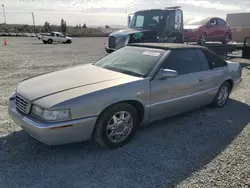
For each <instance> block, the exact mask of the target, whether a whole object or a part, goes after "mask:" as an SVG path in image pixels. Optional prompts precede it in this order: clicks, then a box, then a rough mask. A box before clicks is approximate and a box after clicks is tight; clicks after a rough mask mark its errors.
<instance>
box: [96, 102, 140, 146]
mask: <svg viewBox="0 0 250 188" xmlns="http://www.w3.org/2000/svg"><path fill="white" fill-rule="evenodd" d="M138 126H139V118H138V115H137V111H136V110H135V108H134V107H133V106H131V105H129V104H127V103H120V104H116V105H113V106H111V107H109V108H107V109H106V110H105V111H104V112H103V113H102V114H101V116H100V117H99V118H98V121H97V124H96V127H95V132H94V138H95V140H96V142H97V143H98V144H99V145H101V146H102V147H105V148H110V149H115V148H118V147H121V146H124V145H126V144H127V143H129V141H130V140H131V139H132V138H133V136H134V135H135V133H136V130H137V127H138Z"/></svg>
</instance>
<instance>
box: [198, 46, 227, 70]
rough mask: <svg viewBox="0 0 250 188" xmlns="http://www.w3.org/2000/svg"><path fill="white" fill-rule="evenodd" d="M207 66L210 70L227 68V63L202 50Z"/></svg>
mask: <svg viewBox="0 0 250 188" xmlns="http://www.w3.org/2000/svg"><path fill="white" fill-rule="evenodd" d="M203 52H204V54H205V56H206V58H207V60H208V63H209V66H210V68H211V69H216V68H223V67H226V66H227V62H226V61H224V60H223V59H221V58H220V57H219V56H217V55H216V54H215V53H213V52H210V51H209V50H203Z"/></svg>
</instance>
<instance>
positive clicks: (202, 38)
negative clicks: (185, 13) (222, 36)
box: [198, 33, 207, 45]
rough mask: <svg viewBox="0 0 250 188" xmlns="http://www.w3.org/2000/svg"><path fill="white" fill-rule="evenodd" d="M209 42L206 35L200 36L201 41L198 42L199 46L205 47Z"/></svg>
mask: <svg viewBox="0 0 250 188" xmlns="http://www.w3.org/2000/svg"><path fill="white" fill-rule="evenodd" d="M206 42H207V34H206V33H202V34H201V36H200V39H199V41H198V44H199V45H204V44H206Z"/></svg>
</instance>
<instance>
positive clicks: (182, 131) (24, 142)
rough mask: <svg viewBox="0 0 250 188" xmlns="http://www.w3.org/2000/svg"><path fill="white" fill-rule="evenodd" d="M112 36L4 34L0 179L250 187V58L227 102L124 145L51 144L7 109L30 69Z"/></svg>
mask: <svg viewBox="0 0 250 188" xmlns="http://www.w3.org/2000/svg"><path fill="white" fill-rule="evenodd" d="M104 40H105V38H78V39H75V40H74V42H73V43H72V44H53V45H45V44H43V43H42V42H41V41H39V40H38V39H36V38H10V39H8V45H7V46H4V45H3V38H0V187H1V188H2V187H3V188H5V187H6V188H8V187H10V188H15V187H18V188H20V187H25V188H29V187H36V188H39V187H49V188H52V187H60V188H64V187H65V188H68V187H81V188H82V187H84V188H85V187H109V188H111V187H131V188H135V187H136V188H140V187H142V188H146V187H157V188H159V187H192V188H196V187H209V188H210V187H232V188H236V187H243V188H247V187H248V188H249V187H250V162H249V161H250V106H249V105H250V61H247V60H242V59H234V61H239V62H240V63H241V66H242V68H243V82H242V84H241V86H240V87H239V88H238V90H236V91H235V92H234V93H233V94H232V96H231V98H230V100H229V102H228V104H227V105H226V106H225V107H224V108H222V109H212V108H209V107H205V108H201V109H197V110H194V111H191V112H187V113H185V114H181V115H178V116H176V117H173V118H169V119H166V120H164V121H160V122H157V123H154V124H152V125H150V126H147V127H144V128H141V129H140V130H139V131H138V134H137V136H136V138H135V139H134V140H133V141H132V142H131V143H130V144H128V145H126V146H125V147H122V148H119V149H117V150H105V149H103V148H101V147H99V146H98V145H96V144H95V142H93V141H88V142H83V143H76V144H69V145H65V146H46V145H43V144H42V143H40V142H39V141H37V140H35V139H33V138H32V137H30V136H29V135H28V134H26V133H25V132H23V131H22V130H21V129H20V127H19V126H18V125H16V124H15V123H14V122H13V121H12V120H11V119H10V118H9V116H8V113H7V105H8V97H9V95H10V94H11V93H12V91H14V89H15V87H16V86H17V84H18V83H19V82H20V81H21V80H23V79H25V78H28V77H31V76H35V75H38V74H41V73H45V72H49V71H54V70H59V69H63V68H66V67H70V66H74V65H78V64H84V63H91V62H94V61H97V60H98V59H100V58H101V57H103V56H104V55H105V53H104V49H103V48H104Z"/></svg>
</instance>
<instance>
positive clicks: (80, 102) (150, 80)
mask: <svg viewBox="0 0 250 188" xmlns="http://www.w3.org/2000/svg"><path fill="white" fill-rule="evenodd" d="M241 76H242V70H241V66H240V64H239V63H235V62H229V61H228V62H226V61H224V60H222V59H221V58H219V57H218V56H217V55H215V54H214V53H213V52H211V51H210V50H208V49H207V48H204V47H201V46H194V45H182V44H162V43H155V44H154V43H152V44H147V43H141V44H130V45H129V46H126V47H124V48H122V49H120V50H117V51H116V52H114V53H112V54H110V55H107V56H106V57H104V58H102V59H101V60H99V61H97V62H95V63H93V64H87V65H80V66H76V67H73V68H68V69H65V70H61V71H56V72H52V73H47V74H44V75H40V76H37V77H33V78H30V79H27V80H24V81H22V82H21V83H20V84H19V85H18V86H17V88H16V91H15V92H13V93H12V94H11V96H10V98H9V114H10V116H11V117H12V119H13V120H14V121H15V122H16V123H17V124H18V125H20V126H21V127H22V128H23V129H24V131H26V132H27V133H29V134H30V135H31V136H32V137H34V138H36V139H37V140H39V141H41V142H43V143H45V144H47V145H59V144H67V143H72V142H80V141H83V140H89V139H90V138H92V137H94V138H95V140H96V141H97V143H99V144H100V145H101V146H104V147H108V148H117V147H120V146H123V145H125V144H127V143H128V142H129V141H130V140H131V139H132V138H133V136H134V135H135V133H136V130H137V128H138V126H139V125H145V124H148V123H151V122H153V121H155V120H159V119H162V118H166V117H169V116H173V115H175V114H178V113H181V112H184V111H187V110H190V109H193V108H198V107H201V106H205V105H209V104H210V105H211V106H213V107H217V108H220V107H223V106H224V105H225V104H226V103H227V101H228V98H229V95H230V93H231V92H232V91H233V90H234V89H235V88H236V87H237V85H238V84H239V83H240V82H241V80H242V78H241Z"/></svg>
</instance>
